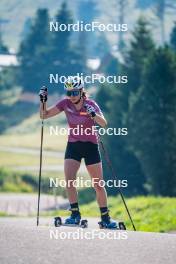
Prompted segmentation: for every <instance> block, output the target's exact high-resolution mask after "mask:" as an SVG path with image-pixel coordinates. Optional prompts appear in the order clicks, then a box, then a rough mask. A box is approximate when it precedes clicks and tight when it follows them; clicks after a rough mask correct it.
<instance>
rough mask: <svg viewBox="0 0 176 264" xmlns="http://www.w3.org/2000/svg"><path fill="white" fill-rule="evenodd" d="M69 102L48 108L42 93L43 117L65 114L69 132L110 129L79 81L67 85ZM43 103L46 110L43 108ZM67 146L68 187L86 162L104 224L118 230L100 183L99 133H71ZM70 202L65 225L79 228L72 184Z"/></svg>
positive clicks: (41, 110)
mask: <svg viewBox="0 0 176 264" xmlns="http://www.w3.org/2000/svg"><path fill="white" fill-rule="evenodd" d="M64 88H65V91H66V98H64V99H62V100H60V101H59V102H58V103H57V104H56V105H54V106H52V107H50V108H47V106H46V101H47V92H46V91H44V89H41V90H40V93H39V95H40V99H41V105H40V116H41V118H44V119H47V118H50V117H53V116H55V115H58V114H59V113H61V112H62V111H64V112H65V115H66V117H67V122H68V125H69V128H75V127H77V126H81V127H82V128H83V130H84V131H85V129H89V131H92V130H91V129H92V127H93V126H94V125H95V123H96V124H97V125H99V126H101V127H105V126H106V125H107V121H106V119H105V118H104V116H103V113H102V112H101V110H100V108H99V106H98V105H97V104H96V103H95V101H93V100H90V99H88V98H87V96H86V92H85V91H84V83H83V81H82V80H81V79H79V78H77V77H70V78H69V79H68V80H67V81H66V82H65V85H64ZM42 102H44V107H43V105H42ZM69 131H70V133H69V136H68V142H67V147H66V151H65V159H64V173H65V180H66V182H67V183H68V181H69V182H70V181H71V180H73V181H74V180H76V175H77V172H78V170H79V168H80V164H81V159H82V158H84V160H85V165H86V168H87V170H88V173H89V175H90V177H91V178H92V179H93V178H95V179H96V180H95V181H94V186H93V187H94V189H95V191H96V197H97V202H98V205H99V208H100V215H101V223H102V224H103V226H104V227H105V228H110V229H114V228H117V223H116V222H115V221H112V219H111V218H110V216H109V210H108V207H107V194H106V190H105V188H104V187H102V186H100V184H99V183H98V182H99V181H100V180H103V171H102V161H101V156H100V152H99V146H98V135H97V134H96V133H83V134H82V133H81V134H79V135H77V134H76V135H75V134H74V133H72V131H73V130H71V129H70V130H69ZM87 131H88V130H87ZM66 188H67V193H68V199H69V202H70V208H71V215H70V217H68V218H67V219H66V220H65V224H68V225H69V224H78V225H79V223H80V221H81V213H80V211H79V205H78V196H77V190H76V188H75V187H74V186H73V185H72V184H67V187H66Z"/></svg>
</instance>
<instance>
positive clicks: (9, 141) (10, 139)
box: [0, 128, 67, 151]
mask: <svg viewBox="0 0 176 264" xmlns="http://www.w3.org/2000/svg"><path fill="white" fill-rule="evenodd" d="M43 143H44V144H43V149H46V150H47V149H48V150H56V151H65V147H66V143H67V136H57V135H50V134H49V129H48V128H46V129H45V132H44V142H43ZM0 146H7V147H22V148H34V149H40V130H38V131H37V132H35V133H30V134H23V135H21V134H4V135H1V136H0Z"/></svg>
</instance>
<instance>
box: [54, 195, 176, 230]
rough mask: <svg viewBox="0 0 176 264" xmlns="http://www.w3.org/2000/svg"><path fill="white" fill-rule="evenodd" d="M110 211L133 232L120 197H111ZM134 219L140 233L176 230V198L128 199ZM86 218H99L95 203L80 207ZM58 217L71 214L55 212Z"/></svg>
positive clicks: (149, 197) (150, 197)
mask: <svg viewBox="0 0 176 264" xmlns="http://www.w3.org/2000/svg"><path fill="white" fill-rule="evenodd" d="M108 202H109V209H110V214H111V216H112V218H114V219H117V220H123V221H124V222H125V223H126V226H127V229H128V230H133V229H132V227H131V224H130V221H129V219H128V216H127V214H126V211H125V209H124V205H123V204H122V201H121V199H120V197H109V199H108ZM126 202H127V205H128V207H129V210H130V212H131V215H132V218H133V220H134V223H135V225H136V228H137V230H138V231H148V232H168V231H171V230H176V206H175V205H176V198H168V197H153V196H148V197H143V196H141V197H135V198H128V199H126ZM80 208H81V213H82V215H83V216H84V217H86V216H87V217H99V208H98V206H97V203H96V202H95V201H94V202H92V203H89V204H88V205H82V206H80ZM51 215H52V216H56V215H63V216H66V215H69V212H65V211H55V212H52V213H51Z"/></svg>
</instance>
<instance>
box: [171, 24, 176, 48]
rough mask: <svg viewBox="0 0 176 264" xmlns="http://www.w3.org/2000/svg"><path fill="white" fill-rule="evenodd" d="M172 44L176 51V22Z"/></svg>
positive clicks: (172, 34)
mask: <svg viewBox="0 0 176 264" xmlns="http://www.w3.org/2000/svg"><path fill="white" fill-rule="evenodd" d="M170 44H171V47H172V49H173V50H175V51H176V22H175V24H174V28H173V30H172V33H171V38H170Z"/></svg>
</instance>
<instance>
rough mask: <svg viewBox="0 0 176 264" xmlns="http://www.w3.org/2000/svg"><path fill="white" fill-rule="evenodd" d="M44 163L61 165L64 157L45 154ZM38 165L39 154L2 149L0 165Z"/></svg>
mask: <svg viewBox="0 0 176 264" xmlns="http://www.w3.org/2000/svg"><path fill="white" fill-rule="evenodd" d="M43 164H45V165H59V164H60V165H61V164H63V159H62V158H55V157H47V156H43ZM37 165H39V156H35V155H29V154H22V153H20V154H18V153H9V152H4V151H0V167H2V166H3V167H12V166H13V167H15V166H37Z"/></svg>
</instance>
